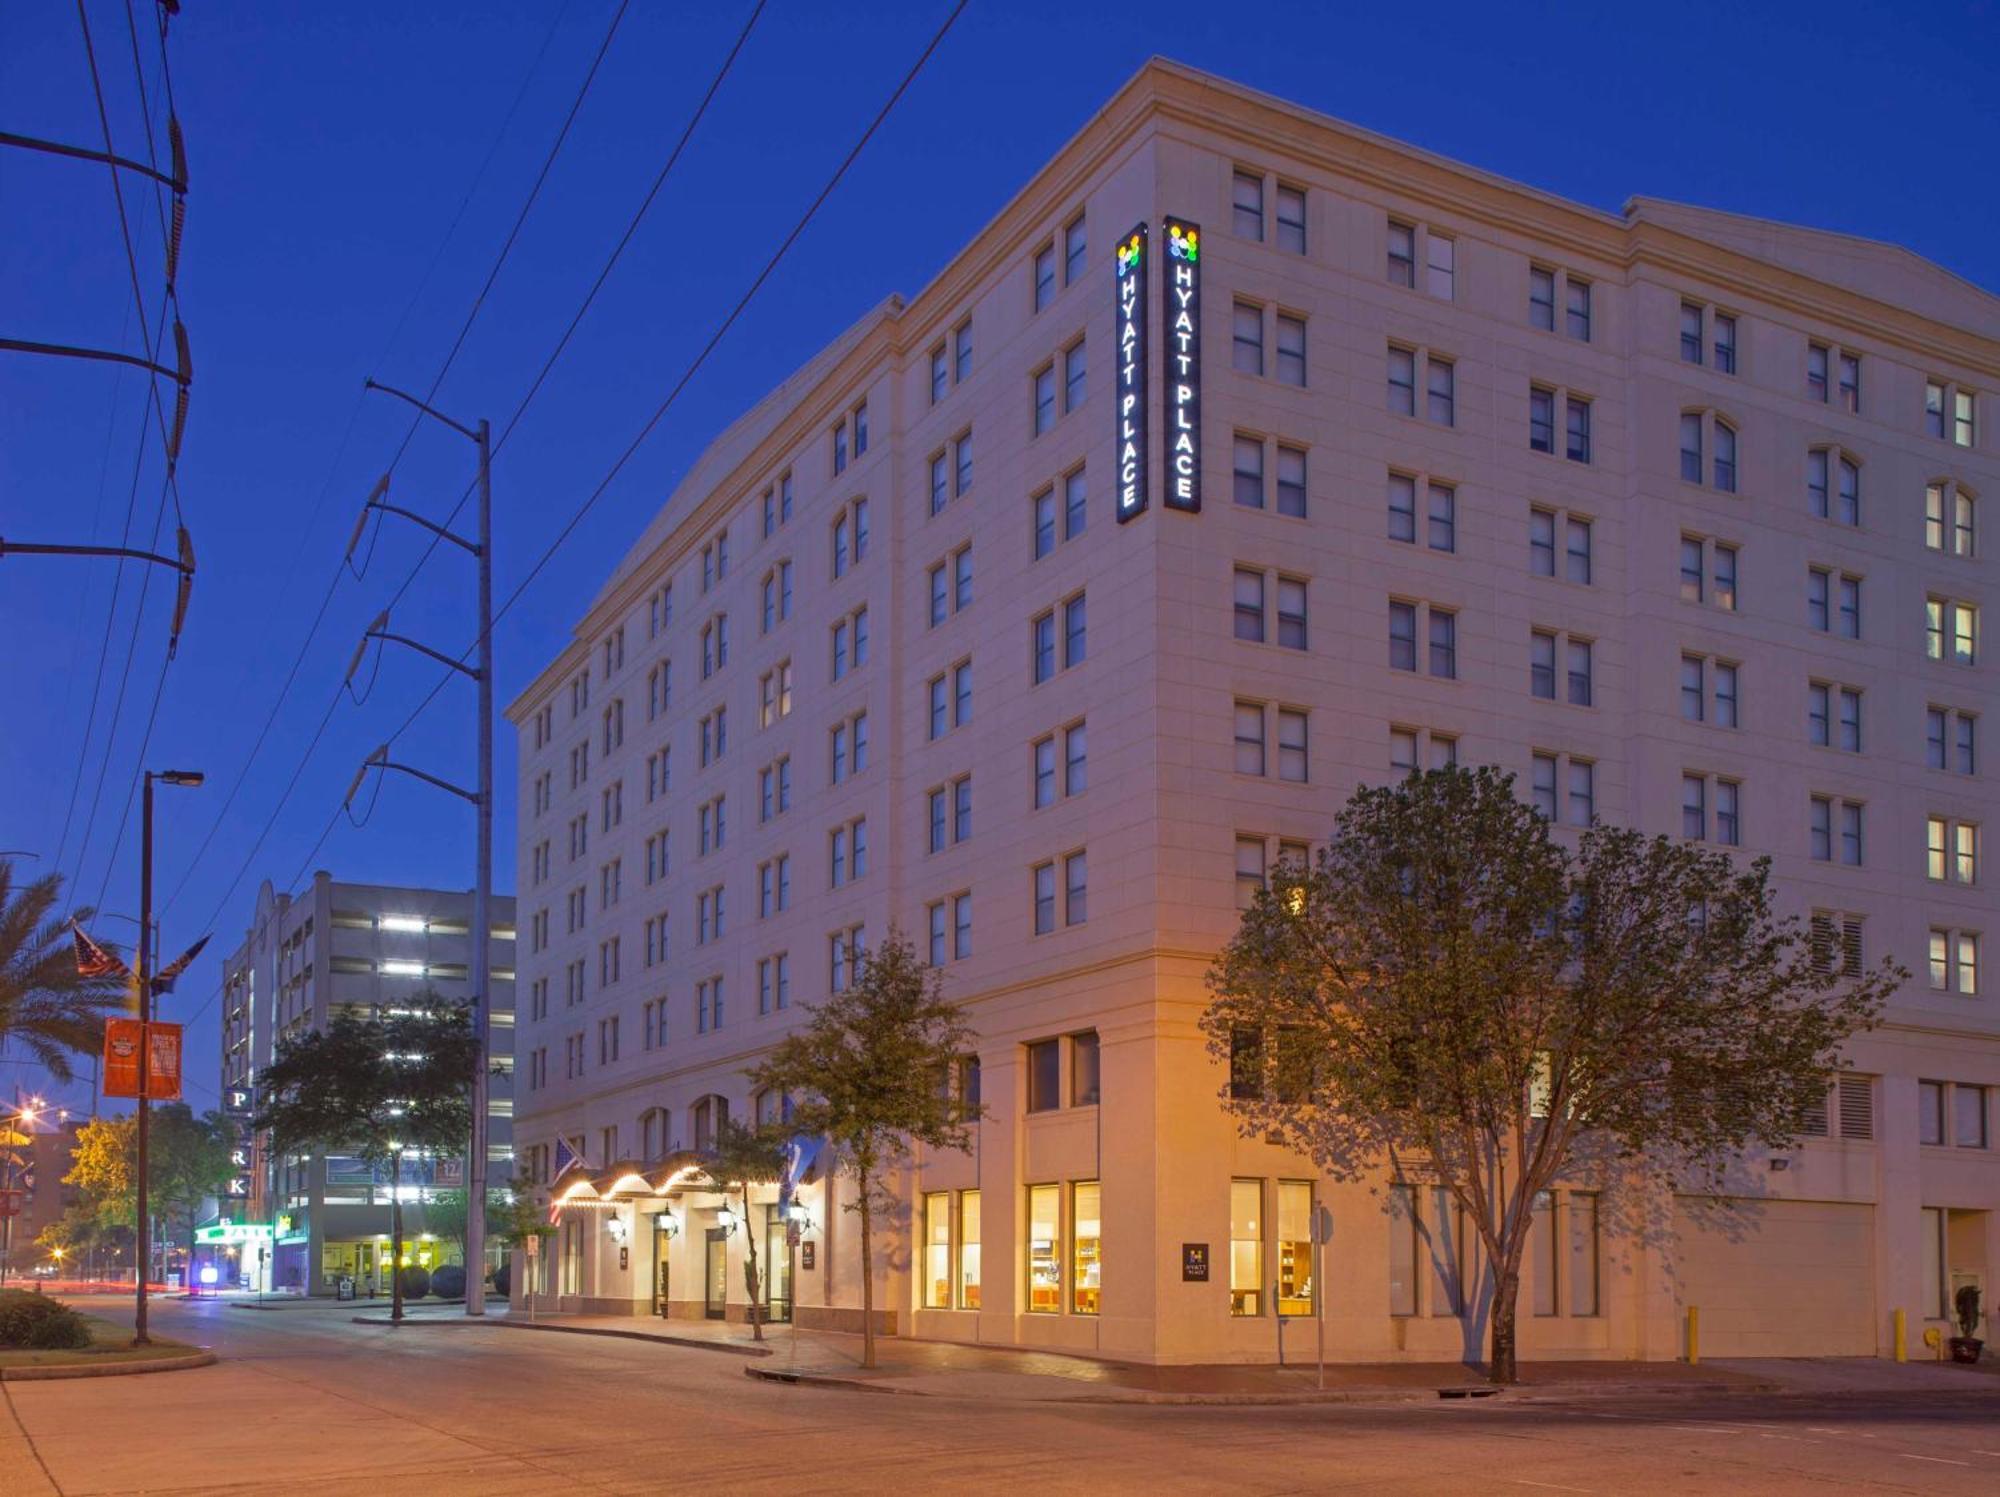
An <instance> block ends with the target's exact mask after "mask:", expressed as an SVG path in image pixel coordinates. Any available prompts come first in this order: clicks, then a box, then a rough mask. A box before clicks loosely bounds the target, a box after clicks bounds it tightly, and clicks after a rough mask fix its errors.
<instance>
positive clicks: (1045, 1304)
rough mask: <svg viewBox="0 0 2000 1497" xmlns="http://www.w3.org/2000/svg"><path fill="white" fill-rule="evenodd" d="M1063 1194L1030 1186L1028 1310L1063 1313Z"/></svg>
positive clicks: (1055, 1188)
mask: <svg viewBox="0 0 2000 1497" xmlns="http://www.w3.org/2000/svg"><path fill="white" fill-rule="evenodd" d="M1061 1213H1062V1191H1061V1189H1060V1187H1058V1186H1054V1185H1030V1186H1029V1187H1028V1311H1029V1313H1030V1314H1033V1315H1060V1314H1061V1313H1062V1220H1061Z"/></svg>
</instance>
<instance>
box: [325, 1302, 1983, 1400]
mask: <svg viewBox="0 0 2000 1497" xmlns="http://www.w3.org/2000/svg"><path fill="white" fill-rule="evenodd" d="M354 1318H355V1319H356V1320H357V1321H359V1322H361V1323H364V1324H369V1325H386V1324H387V1323H388V1313H387V1311H386V1310H378V1311H375V1312H373V1313H370V1314H367V1315H357V1316H355V1317H354ZM444 1323H455V1324H458V1325H467V1324H478V1323H479V1322H477V1321H469V1320H468V1319H467V1317H465V1316H464V1315H463V1313H461V1312H458V1311H456V1310H452V1309H449V1308H439V1307H432V1306H424V1307H421V1308H413V1309H411V1310H410V1311H409V1312H408V1313H407V1315H406V1317H405V1325H406V1326H408V1327H415V1326H424V1325H437V1324H444ZM485 1324H488V1325H492V1326H497V1327H502V1328H505V1329H509V1330H517V1331H536V1332H541V1333H547V1334H568V1335H581V1336H610V1337H616V1338H619V1339H622V1340H633V1341H651V1342H656V1343H659V1344H661V1345H667V1346H680V1347H697V1348H700V1349H703V1350H709V1351H715V1352H721V1353H725V1354H732V1355H734V1356H736V1357H740V1358H744V1359H747V1360H746V1365H744V1367H743V1369H742V1370H743V1372H744V1373H745V1374H746V1375H747V1376H750V1377H754V1378H757V1379H760V1380H763V1381H768V1382H783V1383H792V1384H797V1385H800V1386H809V1387H820V1388H828V1389H840V1390H845V1391H851V1392H861V1393H888V1394H903V1395H914V1396H921V1397H937V1398H976V1399H980V1400H982V1401H991V1400H996V1399H998V1400H1003V1401H1006V1402H1010V1403H1022V1402H1028V1403H1049V1402H1059V1403H1089V1404H1095V1403H1128V1404H1223V1405H1227V1404H1286V1403H1317V1402H1369V1401H1425V1402H1429V1401H1435V1400H1436V1399H1439V1398H1453V1397H1487V1396H1494V1395H1495V1393H1496V1390H1494V1389H1493V1388H1492V1385H1491V1384H1489V1383H1488V1382H1486V1380H1485V1378H1484V1377H1483V1376H1482V1375H1481V1373H1480V1372H1479V1371H1478V1370H1477V1369H1476V1368H1471V1367H1466V1366H1462V1365H1460V1364H1457V1363H1444V1362H1386V1363H1385V1362H1364V1363H1355V1362H1341V1363H1328V1364H1327V1369H1326V1386H1325V1388H1324V1389H1321V1388H1320V1387H1319V1386H1318V1382H1317V1369H1316V1368H1315V1367H1314V1366H1313V1365H1311V1364H1307V1365H1305V1366H1291V1367H1274V1366H1243V1365H1219V1364H1205V1365H1194V1366H1176V1367H1156V1366H1149V1365H1144V1364H1136V1363H1123V1362H1107V1361H1098V1360H1094V1359H1092V1358H1089V1357H1079V1356H1066V1355H1062V1354H1060V1353H1055V1352H1043V1351H1024V1350H1019V1349H1016V1348H1012V1347H998V1346H966V1345H959V1344H954V1343H950V1342H938V1341H907V1340H903V1339H900V1338H898V1337H893V1336H885V1337H881V1338H879V1339H878V1340H877V1342H876V1354H877V1360H878V1363H879V1365H878V1366H876V1367H874V1368H872V1369H869V1370H867V1371H864V1370H862V1368H861V1365H860V1364H861V1338H860V1337H859V1336H857V1335H848V1334H844V1333H840V1332H834V1331H795V1330H794V1329H793V1328H792V1327H791V1326H788V1325H775V1326H767V1327H766V1328H765V1339H764V1341H763V1342H762V1343H758V1342H756V1341H754V1340H753V1339H752V1338H751V1335H750V1332H749V1330H748V1328H747V1327H745V1326H743V1325H740V1324H736V1323H733V1322H719V1321H704V1320H673V1321H665V1320H647V1319H640V1318H635V1317H628V1316H619V1315H542V1316H540V1317H538V1318H537V1319H536V1320H535V1321H534V1322H533V1323H530V1322H529V1321H528V1320H527V1318H526V1317H525V1316H524V1315H522V1314H521V1313H520V1312H518V1311H516V1312H513V1313H508V1312H507V1311H505V1310H504V1309H501V1310H497V1311H493V1312H489V1313H488V1315H487V1317H486V1321H485ZM1967 1372H1968V1369H1963V1368H1951V1367H1936V1366H1932V1365H1929V1364H1917V1363H1911V1364H1908V1365H1904V1366H1898V1365H1896V1364H1895V1363H1893V1362H1886V1361H1877V1360H1874V1359H1870V1358H1849V1359H1841V1360H1829V1361H1823V1362H1821V1361H1785V1360H1779V1359H1765V1360H1756V1361H1747V1360H1746V1361H1729V1362H1704V1363H1702V1364H1700V1365H1699V1366H1694V1367H1690V1366H1688V1365H1687V1364H1686V1363H1685V1362H1590V1361H1571V1362H1535V1363H1529V1364H1525V1365H1524V1366H1523V1367H1522V1369H1521V1381H1520V1383H1519V1384H1518V1385H1517V1386H1515V1387H1514V1388H1511V1389H1508V1390H1506V1391H1505V1392H1504V1393H1500V1394H1498V1396H1502V1397H1506V1398H1508V1399H1510V1400H1513V1401H1519V1400H1522V1399H1536V1398H1547V1399H1556V1398H1560V1399H1565V1400H1567V1399H1575V1398H1590V1397H1634V1396H1646V1395H1650V1394H1668V1395H1672V1394H1695V1393H1710V1394H1713V1393H1734V1394H1767V1395H1769V1394H1779V1395H1782V1394H1828V1393H1833V1394H1840V1393H1882V1392H1897V1391H1901V1392H1911V1393H1924V1392H1933V1393H1934V1392H1941V1391H1945V1390H1946V1389H1949V1390H1952V1391H1957V1392H1964V1391H1968V1390H1976V1391H1982V1392H1983V1391H1992V1392H1994V1393H1995V1394H2000V1382H1996V1381H1993V1380H1989V1379H1986V1378H1982V1377H1979V1376H1978V1375H1977V1374H1976V1373H1974V1374H1973V1375H1972V1376H1970V1377H1968V1376H1967Z"/></svg>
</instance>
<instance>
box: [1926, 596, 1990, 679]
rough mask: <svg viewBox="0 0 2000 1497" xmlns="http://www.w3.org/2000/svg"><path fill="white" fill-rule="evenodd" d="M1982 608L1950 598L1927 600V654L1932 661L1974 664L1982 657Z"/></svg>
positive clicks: (1931, 598)
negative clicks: (1979, 647) (1979, 653)
mask: <svg viewBox="0 0 2000 1497" xmlns="http://www.w3.org/2000/svg"><path fill="white" fill-rule="evenodd" d="M1978 644H1979V609H1978V608H1977V607H1976V606H1974V605H1973V604H1971V603H1960V602H1956V601H1954V600H1952V599H1950V598H1939V597H1930V598H1926V599H1925V600H1924V653H1925V654H1926V655H1928V656H1929V657H1930V658H1931V659H1932V660H1949V661H1950V662H1951V663H1952V664H1953V665H1972V664H1974V663H1975V661H1976V660H1977V658H1978Z"/></svg>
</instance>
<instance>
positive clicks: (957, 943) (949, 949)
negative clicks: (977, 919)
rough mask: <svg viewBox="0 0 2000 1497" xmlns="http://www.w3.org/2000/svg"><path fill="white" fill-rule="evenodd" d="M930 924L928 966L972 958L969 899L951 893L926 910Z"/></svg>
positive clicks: (968, 897)
mask: <svg viewBox="0 0 2000 1497" xmlns="http://www.w3.org/2000/svg"><path fill="white" fill-rule="evenodd" d="M925 914H926V915H927V916H928V917H929V922H930V964H931V965H932V966H933V967H942V966H943V965H944V964H945V963H946V962H958V961H964V960H965V959H966V958H967V957H969V956H971V955H972V896H971V895H970V894H969V893H959V894H954V895H953V896H952V897H951V898H949V899H940V900H937V901H935V902H934V903H932V904H930V905H929V906H927V907H926V909H925Z"/></svg>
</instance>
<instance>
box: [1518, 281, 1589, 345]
mask: <svg viewBox="0 0 2000 1497" xmlns="http://www.w3.org/2000/svg"><path fill="white" fill-rule="evenodd" d="M1558 303H1560V304H1561V306H1562V309H1563V312H1562V318H1563V320H1562V332H1563V335H1564V336H1565V337H1569V338H1574V339H1576V340H1577V341H1578V342H1580V343H1588V342H1589V341H1590V282H1589V281H1586V280H1584V279H1582V278H1581V277H1580V276H1574V275H1570V274H1569V273H1568V272H1566V271H1560V270H1551V269H1549V268H1548V267H1546V266H1541V265H1531V266H1529V267H1528V325H1529V326H1530V327H1535V328H1540V329H1541V330H1542V331H1543V332H1549V333H1552V332H1554V331H1556V306H1557V304H1558Z"/></svg>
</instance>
